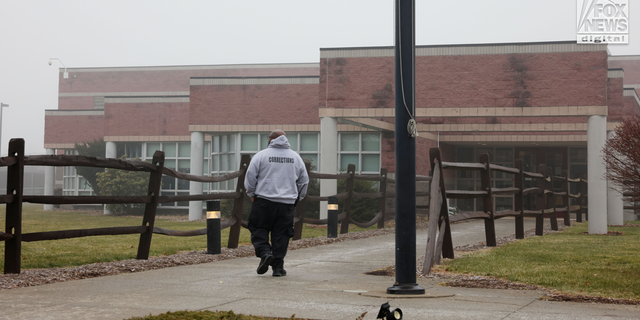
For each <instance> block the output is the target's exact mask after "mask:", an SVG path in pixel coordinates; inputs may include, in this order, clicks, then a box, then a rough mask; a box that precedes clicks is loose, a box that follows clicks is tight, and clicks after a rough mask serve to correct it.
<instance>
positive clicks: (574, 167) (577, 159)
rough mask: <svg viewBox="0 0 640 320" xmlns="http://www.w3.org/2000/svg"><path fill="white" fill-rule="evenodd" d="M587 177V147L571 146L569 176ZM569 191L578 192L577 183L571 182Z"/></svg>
mask: <svg viewBox="0 0 640 320" xmlns="http://www.w3.org/2000/svg"><path fill="white" fill-rule="evenodd" d="M586 177H587V148H569V178H571V179H578V178H580V179H582V178H584V179H586ZM569 186H570V187H571V190H569V193H571V194H578V193H579V192H580V191H579V190H578V184H577V183H570V184H569Z"/></svg>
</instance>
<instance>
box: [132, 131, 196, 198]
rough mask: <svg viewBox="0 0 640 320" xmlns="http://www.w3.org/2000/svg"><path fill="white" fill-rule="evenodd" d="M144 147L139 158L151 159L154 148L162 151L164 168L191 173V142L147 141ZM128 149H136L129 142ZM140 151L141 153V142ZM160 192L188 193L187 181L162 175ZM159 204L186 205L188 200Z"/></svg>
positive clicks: (162, 193)
mask: <svg viewBox="0 0 640 320" xmlns="http://www.w3.org/2000/svg"><path fill="white" fill-rule="evenodd" d="M144 147H145V148H144V149H145V152H144V156H143V157H140V158H141V160H143V161H151V160H152V159H153V154H154V153H155V152H156V150H159V151H163V152H164V166H165V168H169V169H173V170H176V171H178V172H182V173H191V142H148V143H145V144H144ZM129 150H131V152H132V153H135V152H137V151H138V149H137V148H136V147H134V145H133V144H131V147H130V148H129ZM140 153H142V144H141V146H140ZM132 159H134V158H132ZM205 172H206V171H205ZM160 194H161V195H163V196H175V195H188V194H189V181H188V180H183V179H178V178H174V177H170V176H166V175H163V176H162V187H161V191H160ZM160 206H162V207H188V206H189V202H187V201H185V202H168V203H161V204H160Z"/></svg>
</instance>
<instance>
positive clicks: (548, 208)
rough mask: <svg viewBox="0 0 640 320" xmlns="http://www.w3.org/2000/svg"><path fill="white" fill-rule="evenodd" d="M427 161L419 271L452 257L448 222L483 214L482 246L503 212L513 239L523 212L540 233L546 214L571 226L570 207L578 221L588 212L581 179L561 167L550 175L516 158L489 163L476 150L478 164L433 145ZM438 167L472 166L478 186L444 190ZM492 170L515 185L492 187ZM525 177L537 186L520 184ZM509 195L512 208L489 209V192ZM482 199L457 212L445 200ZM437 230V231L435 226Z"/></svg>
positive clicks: (519, 233) (491, 242)
mask: <svg viewBox="0 0 640 320" xmlns="http://www.w3.org/2000/svg"><path fill="white" fill-rule="evenodd" d="M429 157H430V160H431V170H432V180H431V204H430V211H429V226H428V228H429V229H428V240H427V250H426V254H425V259H424V262H423V273H424V274H428V273H430V272H431V267H432V266H433V265H434V264H439V263H440V259H441V258H442V257H444V258H450V259H453V258H454V254H453V242H452V239H451V227H450V224H451V222H457V221H464V220H470V219H483V220H484V226H485V239H486V244H487V246H493V247H495V246H496V233H495V225H494V221H495V220H496V219H500V218H504V217H515V218H516V219H515V234H516V238H517V239H523V238H524V217H525V216H534V217H535V218H536V231H535V232H536V235H539V236H541V235H542V234H543V223H544V218H545V217H548V218H549V220H550V222H551V228H552V229H553V230H558V220H557V216H558V213H561V214H562V217H563V218H564V224H565V225H570V224H571V222H570V214H571V213H572V212H575V214H576V221H578V222H581V221H582V215H583V214H584V215H585V218H587V217H588V212H587V206H586V204H587V197H586V194H587V192H586V191H587V183H588V181H587V180H585V179H570V178H569V177H568V175H567V172H566V171H563V172H562V174H561V175H560V176H554V175H551V174H550V173H551V168H549V167H546V166H545V165H544V164H542V165H540V166H539V167H538V172H535V173H534V172H525V171H523V164H522V160H521V159H516V161H515V168H509V167H504V166H499V165H494V164H491V163H490V162H489V155H488V154H481V155H480V159H479V163H460V162H443V161H442V159H441V156H440V150H439V149H437V148H433V149H431V150H430V152H429ZM443 169H451V170H476V171H479V172H480V180H481V187H480V188H481V190H480V191H468V190H446V189H445V186H444V178H443ZM492 171H498V172H502V173H506V174H511V175H513V181H514V186H513V187H507V188H492V181H491V179H492V175H491V172H492ZM525 178H531V179H534V180H535V181H536V187H531V188H527V189H525V188H524V181H525ZM570 183H573V184H576V185H577V186H578V189H579V193H578V194H570V193H569V190H570V188H569V184H570ZM557 185H560V186H561V189H562V191H558V192H555V191H553V190H554V187H556V186H557ZM497 194H499V195H505V194H513V195H514V210H503V211H498V212H494V205H493V196H494V195H497ZM528 194H535V195H536V201H535V208H524V196H525V195H528ZM447 198H450V199H474V198H480V199H482V211H473V212H461V213H458V214H456V215H454V216H449V213H448V207H447V201H446V199H447ZM558 198H560V199H562V203H563V205H562V206H557V205H556V201H557V199H558ZM570 199H575V200H576V202H577V204H576V205H571V202H570ZM438 229H439V232H437V230H438Z"/></svg>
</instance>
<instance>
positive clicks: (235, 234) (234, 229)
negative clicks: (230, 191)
mask: <svg viewBox="0 0 640 320" xmlns="http://www.w3.org/2000/svg"><path fill="white" fill-rule="evenodd" d="M250 162H251V156H250V155H248V154H244V155H242V158H240V169H239V170H244V172H243V173H242V174H241V175H240V176H239V177H238V182H237V183H236V193H240V196H239V197H238V198H236V199H235V200H234V201H233V213H232V214H233V217H235V218H236V223H235V224H233V225H232V226H230V227H229V241H228V242H227V248H230V249H235V248H237V247H238V244H239V242H240V230H241V229H242V212H243V210H244V197H245V194H246V193H247V192H246V190H245V188H244V178H245V176H246V175H247V168H249V163H250Z"/></svg>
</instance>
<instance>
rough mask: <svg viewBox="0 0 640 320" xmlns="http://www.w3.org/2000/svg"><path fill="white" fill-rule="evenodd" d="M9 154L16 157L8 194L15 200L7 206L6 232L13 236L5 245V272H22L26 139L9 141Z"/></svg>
mask: <svg viewBox="0 0 640 320" xmlns="http://www.w3.org/2000/svg"><path fill="white" fill-rule="evenodd" d="M8 156H10V157H11V156H13V157H16V160H17V161H16V163H15V164H13V165H10V166H9V167H7V195H13V200H12V201H11V202H9V203H7V206H6V210H7V211H6V229H5V231H6V233H9V234H12V235H13V238H11V239H9V240H7V241H6V242H5V246H4V273H5V274H7V273H20V262H21V261H20V260H21V259H20V255H21V251H22V193H23V190H22V187H23V179H24V140H23V139H11V141H9V153H8Z"/></svg>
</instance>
